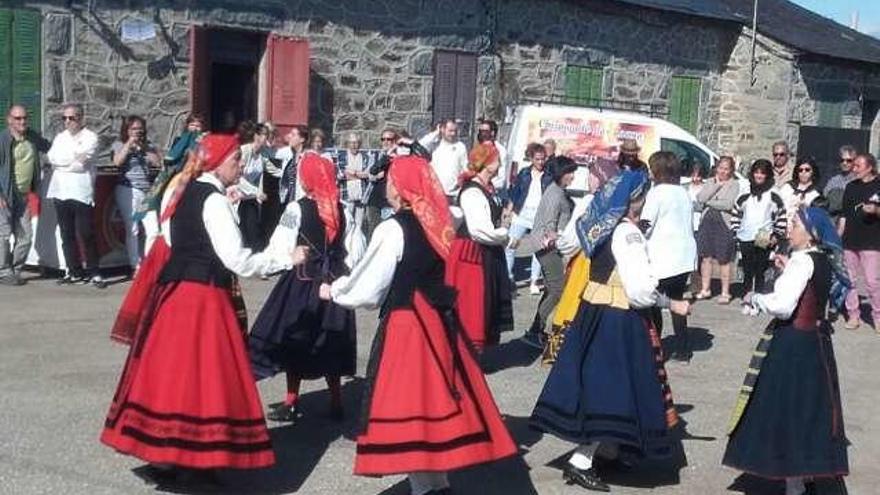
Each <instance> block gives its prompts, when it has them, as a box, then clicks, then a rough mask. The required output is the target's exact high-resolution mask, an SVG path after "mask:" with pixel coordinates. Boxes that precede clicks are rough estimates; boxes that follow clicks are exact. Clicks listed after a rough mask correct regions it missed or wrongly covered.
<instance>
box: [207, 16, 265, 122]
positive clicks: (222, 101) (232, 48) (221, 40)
mask: <svg viewBox="0 0 880 495" xmlns="http://www.w3.org/2000/svg"><path fill="white" fill-rule="evenodd" d="M192 35H193V37H192V46H191V50H192V53H191V56H192V58H191V63H192V74H191V77H192V103H193V104H192V107H193V111H195V112H199V113H201V114H203V115H204V116H205V120H206V121H207V122H208V125H209V128H210V129H211V130H212V131H215V132H232V131H235V129H236V127H237V126H238V124H239V123H240V122H242V121H245V120H251V121H257V120H258V118H259V105H258V102H259V87H260V85H259V81H260V63H261V61H262V59H263V53H264V51H265V48H266V38H267V34H266V33H260V32H253V31H241V30H235V29H227V28H208V27H197V28H195V29H194V30H193V33H192Z"/></svg>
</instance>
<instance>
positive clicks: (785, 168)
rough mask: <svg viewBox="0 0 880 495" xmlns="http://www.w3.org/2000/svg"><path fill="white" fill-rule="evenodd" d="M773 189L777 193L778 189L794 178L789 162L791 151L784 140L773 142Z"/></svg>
mask: <svg viewBox="0 0 880 495" xmlns="http://www.w3.org/2000/svg"><path fill="white" fill-rule="evenodd" d="M772 154H773V190H774V191H776V192H777V193H778V192H779V190H780V189H781V188H782V186H784V185H785V184H787V183H788V182H790V181H791V180H792V179H793V178H794V170H793V168H792V166H791V164H790V163H789V162H790V161H791V151H790V150H789V148H788V143H786V142H785V141H776V142H775V143H773V149H772Z"/></svg>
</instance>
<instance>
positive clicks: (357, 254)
mask: <svg viewBox="0 0 880 495" xmlns="http://www.w3.org/2000/svg"><path fill="white" fill-rule="evenodd" d="M342 212H343V214H344V215H345V237H344V244H345V265H346V266H348V268H349V269H351V268H354V266H355V265H356V264H357V263H358V262H359V261H360V260H361V258H363V257H364V253H365V252H366V250H367V238H366V237H365V236H364V231H363V230H361V228H360V227H359V226H358V225H356V224H355V222H354V217H353V216H352V215H351V212H349V211H348V209H346V208H343V209H342Z"/></svg>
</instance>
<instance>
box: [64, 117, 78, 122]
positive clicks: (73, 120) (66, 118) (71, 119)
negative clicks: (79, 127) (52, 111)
mask: <svg viewBox="0 0 880 495" xmlns="http://www.w3.org/2000/svg"><path fill="white" fill-rule="evenodd" d="M61 120H63V121H64V122H67V121H72V122H76V121H77V120H79V118H78V117H77V116H76V115H62V116H61Z"/></svg>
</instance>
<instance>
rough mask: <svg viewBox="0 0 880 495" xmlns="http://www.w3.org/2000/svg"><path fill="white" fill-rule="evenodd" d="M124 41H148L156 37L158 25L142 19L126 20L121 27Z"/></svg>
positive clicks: (121, 35)
mask: <svg viewBox="0 0 880 495" xmlns="http://www.w3.org/2000/svg"><path fill="white" fill-rule="evenodd" d="M119 31H120V37H121V38H122V41H147V40H151V39H153V38H155V37H156V25H155V24H153V23H152V22H150V21H145V20H142V19H126V20H124V21H122V25H121V26H120V27H119Z"/></svg>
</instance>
